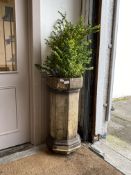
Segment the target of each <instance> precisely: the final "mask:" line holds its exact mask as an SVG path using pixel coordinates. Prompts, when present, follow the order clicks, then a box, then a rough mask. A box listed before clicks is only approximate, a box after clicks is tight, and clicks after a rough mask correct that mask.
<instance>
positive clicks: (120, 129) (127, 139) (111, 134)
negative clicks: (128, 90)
mask: <svg viewBox="0 0 131 175" xmlns="http://www.w3.org/2000/svg"><path fill="white" fill-rule="evenodd" d="M113 107H114V111H112V116H111V121H110V122H109V125H108V132H107V133H108V136H107V144H108V145H110V146H111V147H112V148H113V149H115V150H116V151H118V152H119V153H120V154H122V155H123V156H125V157H126V158H127V159H129V160H130V161H131V97H125V98H119V99H115V100H113Z"/></svg>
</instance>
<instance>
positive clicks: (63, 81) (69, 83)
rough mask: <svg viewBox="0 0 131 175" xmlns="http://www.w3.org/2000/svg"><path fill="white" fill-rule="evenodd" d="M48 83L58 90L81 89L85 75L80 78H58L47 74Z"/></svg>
mask: <svg viewBox="0 0 131 175" xmlns="http://www.w3.org/2000/svg"><path fill="white" fill-rule="evenodd" d="M47 85H48V87H49V88H51V89H55V90H57V91H69V90H76V89H81V88H82V86H83V77H78V78H58V77H53V76H47Z"/></svg>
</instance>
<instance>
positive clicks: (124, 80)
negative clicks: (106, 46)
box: [113, 0, 131, 98]
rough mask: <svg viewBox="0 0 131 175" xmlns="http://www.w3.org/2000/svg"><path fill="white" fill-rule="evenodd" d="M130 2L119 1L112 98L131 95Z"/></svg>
mask: <svg viewBox="0 0 131 175" xmlns="http://www.w3.org/2000/svg"><path fill="white" fill-rule="evenodd" d="M130 7H131V1H126V3H125V1H124V0H121V1H120V9H119V10H120V12H119V23H118V36H117V48H116V63H115V72H114V76H115V77H114V86H113V98H118V97H124V96H130V95H131V80H130V76H131V37H130V32H131V20H130V16H131V10H130Z"/></svg>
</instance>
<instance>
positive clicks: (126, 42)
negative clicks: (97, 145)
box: [106, 0, 131, 161]
mask: <svg viewBox="0 0 131 175" xmlns="http://www.w3.org/2000/svg"><path fill="white" fill-rule="evenodd" d="M130 5H131V2H130V1H128V2H126V3H125V2H124V0H121V1H120V7H119V21H118V33H117V47H116V60H115V70H114V84H113V96H112V112H111V120H110V121H109V123H108V130H107V139H106V142H107V144H108V145H109V146H110V147H111V148H112V149H114V150H115V151H116V152H118V153H119V154H121V155H122V156H124V157H125V158H127V159H129V160H130V161H131V135H130V133H131V81H130V75H131V69H130V66H131V59H130V57H131V52H130V39H131V38H130V37H129V36H130V31H131V22H130V16H131V11H130Z"/></svg>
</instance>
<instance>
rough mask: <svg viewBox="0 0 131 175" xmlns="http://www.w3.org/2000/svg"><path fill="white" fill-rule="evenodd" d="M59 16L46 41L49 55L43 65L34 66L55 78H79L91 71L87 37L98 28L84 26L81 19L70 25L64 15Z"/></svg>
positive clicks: (89, 41)
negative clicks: (86, 71) (49, 50)
mask: <svg viewBox="0 0 131 175" xmlns="http://www.w3.org/2000/svg"><path fill="white" fill-rule="evenodd" d="M59 13H60V12H59ZM60 15H61V19H58V20H57V22H56V24H55V26H54V30H53V31H52V33H51V36H50V37H49V40H46V44H47V45H48V46H49V47H50V48H51V54H50V55H49V56H47V59H46V61H45V63H43V64H42V65H36V66H37V68H39V69H40V70H41V71H42V72H46V73H47V74H48V75H51V76H55V77H63V78H75V77H81V76H82V74H83V73H84V72H85V70H89V69H92V67H91V66H90V63H91V59H92V49H91V40H89V39H88V35H90V34H92V33H95V32H98V31H99V28H100V27H99V25H98V26H94V27H92V26H91V25H88V26H86V25H84V22H83V19H82V18H81V19H80V20H79V22H78V23H77V24H72V23H71V22H68V21H67V18H66V15H65V14H64V15H63V14H62V13H60Z"/></svg>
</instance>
